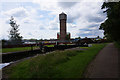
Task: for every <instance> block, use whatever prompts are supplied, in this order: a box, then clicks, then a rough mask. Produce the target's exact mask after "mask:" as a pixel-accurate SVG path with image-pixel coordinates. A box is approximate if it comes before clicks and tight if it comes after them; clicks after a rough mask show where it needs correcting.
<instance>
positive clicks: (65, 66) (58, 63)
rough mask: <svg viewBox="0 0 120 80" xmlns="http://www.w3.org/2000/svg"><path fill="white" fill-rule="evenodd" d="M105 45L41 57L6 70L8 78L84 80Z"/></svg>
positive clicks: (57, 52) (5, 74) (95, 45)
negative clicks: (88, 66) (89, 66)
mask: <svg viewBox="0 0 120 80" xmlns="http://www.w3.org/2000/svg"><path fill="white" fill-rule="evenodd" d="M104 46H105V44H93V46H92V47H89V48H88V50H86V51H80V50H66V51H55V52H52V53H50V54H46V55H39V56H37V57H34V58H31V59H29V60H25V61H22V62H20V63H16V65H14V66H11V67H8V68H6V69H4V71H3V75H4V76H8V78H83V77H84V76H83V73H84V71H85V68H86V67H87V65H88V64H89V63H90V62H91V60H92V59H93V58H94V57H95V55H96V54H97V53H98V52H99V51H100V50H101V49H102V48H103V47H104Z"/></svg>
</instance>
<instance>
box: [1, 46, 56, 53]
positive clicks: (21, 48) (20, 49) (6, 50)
mask: <svg viewBox="0 0 120 80" xmlns="http://www.w3.org/2000/svg"><path fill="white" fill-rule="evenodd" d="M45 46H47V47H54V45H45ZM37 48H39V46H33V49H37ZM26 50H31V47H17V48H2V50H1V49H0V52H2V53H6V52H16V51H26Z"/></svg>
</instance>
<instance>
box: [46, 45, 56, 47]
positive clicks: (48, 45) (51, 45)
mask: <svg viewBox="0 0 120 80" xmlns="http://www.w3.org/2000/svg"><path fill="white" fill-rule="evenodd" d="M45 46H47V47H54V45H45Z"/></svg>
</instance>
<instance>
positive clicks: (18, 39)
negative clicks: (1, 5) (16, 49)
mask: <svg viewBox="0 0 120 80" xmlns="http://www.w3.org/2000/svg"><path fill="white" fill-rule="evenodd" d="M10 25H11V27H12V28H11V30H10V32H9V38H10V41H11V44H22V36H20V33H19V32H18V31H19V29H18V27H19V25H17V24H16V21H15V20H14V18H13V17H11V19H10Z"/></svg>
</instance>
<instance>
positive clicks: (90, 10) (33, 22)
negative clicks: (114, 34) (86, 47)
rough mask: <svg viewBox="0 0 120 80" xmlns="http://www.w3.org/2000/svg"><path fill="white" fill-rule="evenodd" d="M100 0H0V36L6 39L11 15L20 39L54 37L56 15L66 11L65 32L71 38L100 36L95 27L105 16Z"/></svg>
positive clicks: (57, 28) (58, 29)
mask: <svg viewBox="0 0 120 80" xmlns="http://www.w3.org/2000/svg"><path fill="white" fill-rule="evenodd" d="M102 4H103V1H102V0H94V2H93V1H91V0H89V1H88V0H74V1H73V0H69V1H68V0H66V1H65V0H52V1H51V0H29V1H27V0H20V1H19V0H10V1H9V0H1V2H0V39H8V35H9V31H10V29H11V26H10V24H9V22H10V18H11V16H13V17H14V19H15V20H16V23H17V24H19V25H20V26H19V33H20V35H21V36H23V39H31V38H35V39H53V38H54V39H57V32H59V31H60V24H59V14H60V13H62V12H64V13H66V14H67V32H70V33H71V38H75V37H79V36H80V37H82V38H84V37H96V36H100V37H103V36H104V35H103V32H104V31H103V30H99V26H100V24H101V23H102V22H104V21H105V19H106V14H105V13H103V10H102V9H101V6H102Z"/></svg>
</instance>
